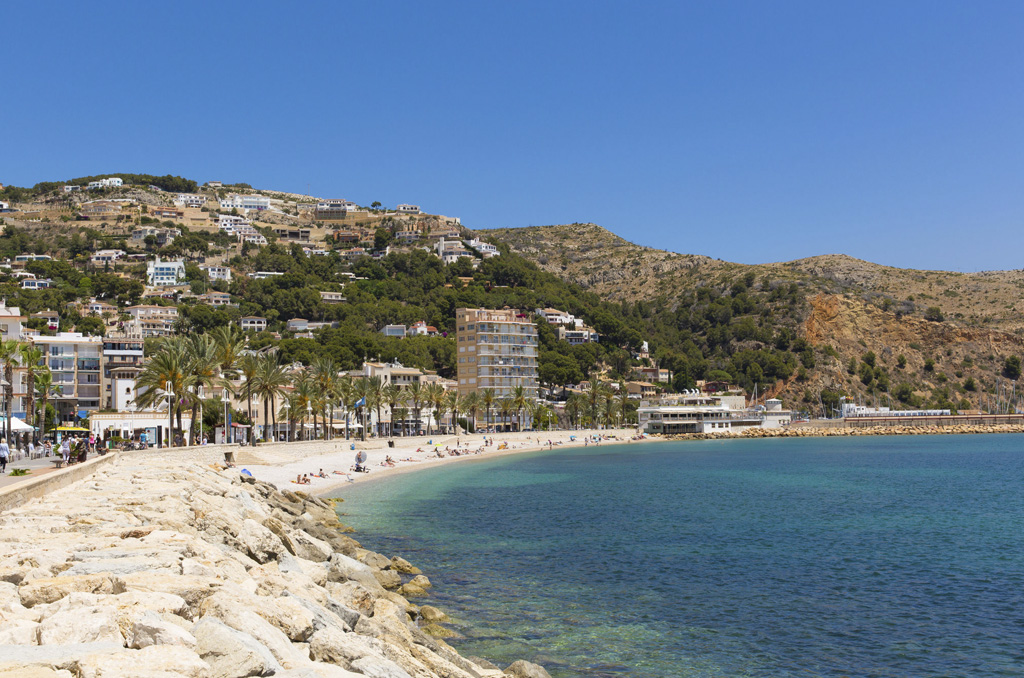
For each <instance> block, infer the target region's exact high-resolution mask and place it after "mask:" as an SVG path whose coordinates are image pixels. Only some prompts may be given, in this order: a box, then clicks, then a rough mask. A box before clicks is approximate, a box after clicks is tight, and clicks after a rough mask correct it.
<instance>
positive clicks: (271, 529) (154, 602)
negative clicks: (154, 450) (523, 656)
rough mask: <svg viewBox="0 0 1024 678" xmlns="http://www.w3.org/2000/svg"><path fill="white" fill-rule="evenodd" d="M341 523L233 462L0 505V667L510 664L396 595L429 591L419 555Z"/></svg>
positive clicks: (147, 469) (328, 673) (33, 672)
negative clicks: (479, 653) (448, 632)
mask: <svg viewBox="0 0 1024 678" xmlns="http://www.w3.org/2000/svg"><path fill="white" fill-rule="evenodd" d="M343 531H344V526H343V525H341V524H339V523H338V522H337V517H336V514H335V512H334V511H333V509H332V508H331V507H330V505H328V504H327V503H325V502H323V501H321V500H319V499H316V498H313V497H309V496H306V495H303V494H300V493H293V492H288V491H284V492H279V491H277V490H276V489H275V488H274V487H273V486H271V485H267V484H264V483H259V482H254V481H253V480H252V479H251V478H244V477H242V476H240V475H239V474H238V472H237V471H235V470H223V471H217V470H214V469H212V468H209V467H203V466H193V467H189V468H182V467H181V461H180V460H178V461H176V462H171V461H164V460H160V459H158V458H155V457H152V456H149V455H148V454H147V455H140V456H135V457H122V458H121V459H119V460H117V462H116V463H115V464H113V465H111V466H109V467H107V469H106V470H104V471H102V472H99V473H97V474H95V475H94V476H92V477H91V478H89V479H87V480H84V481H81V482H79V483H76V484H74V485H71V486H69V487H67V488H65V489H63V490H59V491H57V492H54V493H53V494H50V495H48V496H47V497H45V498H43V499H41V500H34V501H32V502H30V503H28V504H26V505H24V506H22V507H19V508H17V509H14V510H11V511H8V512H5V513H4V514H2V515H0V540H2V541H3V548H2V550H0V620H2V624H0V677H2V678H7V677H13V676H19V677H20V678H37V677H38V678H42V677H43V676H49V677H58V676H59V677H61V678H110V677H112V676H125V677H127V676H131V677H132V678H165V677H166V678H171V677H178V676H186V677H189V678H236V677H238V678H241V677H248V676H280V677H281V678H343V677H345V676H372V677H373V678H433V677H443V678H482V677H484V676H499V675H503V674H502V672H501V671H500V670H496V669H495V668H493V665H489V664H488V663H487V662H485V661H483V660H479V663H477V662H473V661H470V660H468V659H465V658H463V657H461V656H460V655H459V654H458V653H457V652H456V651H455V650H454V649H452V648H451V647H450V646H448V645H447V644H446V643H444V642H443V641H441V640H439V639H437V638H435V637H432V636H431V635H428V634H427V633H426V632H425V631H424V629H423V628H421V627H420V626H419V624H418V623H417V622H418V621H422V622H423V623H424V625H425V626H427V627H428V628H436V629H442V628H443V627H440V626H438V625H437V623H438V622H440V621H444V619H445V617H444V615H443V613H441V612H440V611H438V610H435V609H433V608H430V609H426V610H424V614H421V610H420V608H418V607H417V606H416V605H415V604H413V603H411V602H410V601H409V600H408V599H407V598H406V597H403V596H402V595H399V593H397V592H396V591H397V590H402V589H404V590H406V591H407V592H410V593H419V592H425V591H426V588H427V587H429V580H427V578H426V577H424V576H422V575H421V574H419V571H418V570H417V569H416V568H415V566H413V565H412V564H411V563H408V562H407V561H405V560H402V559H400V558H395V559H388V558H385V557H384V556H382V555H380V554H377V553H373V552H370V551H367V550H365V549H362V548H361V547H360V546H359V544H358V543H357V542H356V541H354V540H353V539H351V538H349V537H347V536H346V535H344V534H343V533H342V532H343ZM412 577H415V579H412ZM410 580H411V581H413V582H416V583H411V582H410ZM509 668H510V671H509V672H510V673H511V674H512V675H529V676H535V675H543V676H546V675H547V672H546V671H544V670H543V669H541V668H540V667H536V666H535V665H528V664H526V663H525V662H522V663H520V662H517V663H516V665H514V667H509ZM524 670H526V671H529V672H528V673H523V671H524Z"/></svg>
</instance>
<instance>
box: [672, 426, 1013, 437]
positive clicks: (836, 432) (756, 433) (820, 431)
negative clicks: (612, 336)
mask: <svg viewBox="0 0 1024 678" xmlns="http://www.w3.org/2000/svg"><path fill="white" fill-rule="evenodd" d="M977 433H1024V426H1020V425H1017V424H995V425H992V426H985V425H981V424H952V425H949V426H914V425H895V426H846V427H842V428H840V427H836V428H815V427H812V426H803V427H799V428H792V427H787V428H749V429H746V430H745V431H743V432H742V433H726V432H720V433H679V434H674V435H665V436H661V437H662V438H663V439H665V440H730V439H736V438H816V437H817V438H822V437H825V438H829V437H844V436H924V435H954V434H959V435H967V434H977Z"/></svg>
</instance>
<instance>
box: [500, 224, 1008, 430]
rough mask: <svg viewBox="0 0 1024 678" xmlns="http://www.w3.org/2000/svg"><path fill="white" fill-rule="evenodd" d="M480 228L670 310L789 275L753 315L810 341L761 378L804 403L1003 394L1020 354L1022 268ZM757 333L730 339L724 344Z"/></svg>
mask: <svg viewBox="0 0 1024 678" xmlns="http://www.w3.org/2000/svg"><path fill="white" fill-rule="evenodd" d="M482 234H483V235H484V236H485V237H489V238H493V239H494V240H496V241H499V242H503V243H505V244H507V245H508V247H509V248H510V249H511V250H512V251H514V252H516V253H518V254H520V255H522V256H524V257H527V258H529V259H530V260H532V261H534V262H536V263H537V265H538V266H540V267H541V268H543V269H544V270H546V271H549V272H552V273H555V274H557V275H559V276H561V277H562V278H564V279H566V280H568V281H571V282H574V283H577V284H579V285H581V286H582V287H584V288H586V289H588V290H590V291H593V292H596V293H598V294H599V295H601V296H602V297H604V298H606V299H610V300H615V301H620V302H636V301H637V300H645V301H650V302H652V303H653V304H655V305H659V304H664V305H667V306H668V308H669V309H670V310H672V311H673V312H676V313H679V312H680V310H685V308H683V309H681V308H680V307H686V306H687V305H691V304H693V301H694V299H695V297H694V293H695V290H699V289H701V288H711V289H714V290H715V291H716V293H719V294H728V293H729V290H730V288H732V287H733V286H734V285H736V284H737V282H738V281H743V280H746V281H747V282H748V283H749V282H751V281H757V282H756V283H754V284H753V285H750V286H749V287H750V288H751V290H754V289H761V290H763V291H767V290H770V289H776V288H778V287H779V286H783V285H787V284H788V285H791V286H792V285H794V284H795V285H796V288H797V289H798V290H799V292H798V293H797V294H796V295H795V296H793V297H792V299H793V302H794V303H793V306H792V311H793V314H792V315H791V316H788V317H787V316H783V315H780V314H779V313H778V311H777V310H776V311H774V312H772V311H768V312H765V311H762V312H761V314H760V316H759V318H758V322H759V323H760V324H761V325H765V324H769V323H770V324H772V325H774V326H776V329H778V326H780V325H782V326H790V327H792V329H793V331H794V332H795V333H796V334H797V336H798V337H800V338H801V339H803V340H804V341H806V342H807V343H808V344H809V345H810V346H811V347H812V348H813V352H812V353H810V354H807V356H806V357H805V360H804V369H801V370H796V371H794V374H793V375H791V376H789V377H787V378H784V379H780V380H777V381H776V382H775V383H774V384H773V385H771V386H769V389H768V391H769V393H771V394H773V395H780V396H782V397H784V398H785V399H786V400H787V402H788V403H789V404H790V405H794V406H803V407H807V408H808V409H810V410H812V411H814V410H819V411H820V410H821V409H829V406H828V405H827V404H825V403H823V402H822V401H823V399H822V397H821V394H822V393H823V392H824V393H826V396H825V398H824V400H826V401H827V400H828V398H829V397H831V398H833V399H836V398H837V397H838V395H840V394H842V395H847V396H849V397H853V398H858V399H862V400H864V401H866V402H872V403H874V402H878V403H879V404H883V405H884V404H888V401H892V402H893V405H894V406H896V407H910V406H925V405H941V404H952V405H954V406H959V407H960V408H962V409H977V408H979V407H983V408H986V409H991V408H992V407H993V404H994V403H996V402H997V401H1000V400H1003V401H1009V400H1010V397H1009V396H1008V395H1002V396H1001V395H1000V393H999V391H1000V390H1002V391H1005V392H1006V393H1009V392H1010V390H1011V389H1012V385H1011V378H1012V377H1014V376H1016V375H1015V371H1014V369H1013V366H1012V365H1010V369H1006V367H1007V365H1006V358H1008V357H1011V356H1020V355H1022V354H1024V339H1022V334H1024V315H1022V314H1021V310H1022V305H1024V299H1022V294H1021V291H1022V289H1024V271H992V272H982V273H954V272H946V271H919V270H910V269H899V268H893V267H888V266H881V265H878V264H873V263H870V262H866V261H861V260H858V259H854V258H851V257H847V256H843V255H825V256H819V257H812V258H809V259H800V260H797V261H791V262H784V263H768V264H758V265H744V264H736V263H730V262H725V261H721V260H717V259H712V258H710V257H707V256H702V255H694V254H677V253H674V252H668V251H665V250H657V249H652V248H648V247H641V246H639V245H635V244H633V243H630V242H628V241H626V240H624V239H623V238H621V237H619V236H617V235H615V234H613V233H610V232H609V231H607V230H605V229H603V228H601V227H600V226H597V225H595V224H569V225H562V226H544V227H530V228H519V229H494V230H488V231H482ZM698 296H699V295H698ZM739 320H740V319H739V318H736V317H734V318H733V319H732V322H733V323H736V322H738V321H739ZM762 343H763V342H762ZM758 345H759V343H758V342H756V341H747V342H740V343H734V345H733V346H731V347H728V348H727V350H726V353H734V352H736V351H739V350H743V349H756V348H757V347H758Z"/></svg>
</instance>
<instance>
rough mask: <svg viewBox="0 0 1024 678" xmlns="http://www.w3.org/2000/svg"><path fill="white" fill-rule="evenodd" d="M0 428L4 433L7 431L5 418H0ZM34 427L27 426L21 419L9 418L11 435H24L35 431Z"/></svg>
mask: <svg viewBox="0 0 1024 678" xmlns="http://www.w3.org/2000/svg"><path fill="white" fill-rule="evenodd" d="M0 428H2V429H3V430H4V431H6V430H7V417H0ZM35 430H36V427H35V426H29V425H28V424H26V423H25V422H23V421H22V420H21V419H18V418H17V417H11V433H25V432H26V431H35Z"/></svg>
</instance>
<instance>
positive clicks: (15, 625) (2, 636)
mask: <svg viewBox="0 0 1024 678" xmlns="http://www.w3.org/2000/svg"><path fill="white" fill-rule="evenodd" d="M38 629H39V622H35V621H30V620H28V619H8V620H6V621H4V623H3V625H0V645H36V644H38V642H39V631H38ZM0 675H2V674H0Z"/></svg>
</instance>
